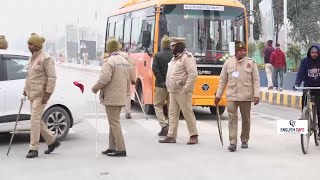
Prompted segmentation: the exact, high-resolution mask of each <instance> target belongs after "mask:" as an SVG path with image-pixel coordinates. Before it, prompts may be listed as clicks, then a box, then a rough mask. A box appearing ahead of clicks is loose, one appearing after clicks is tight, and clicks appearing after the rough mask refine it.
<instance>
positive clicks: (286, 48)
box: [283, 0, 288, 52]
mask: <svg viewBox="0 0 320 180" xmlns="http://www.w3.org/2000/svg"><path fill="white" fill-rule="evenodd" d="M283 15H284V17H283V21H284V22H283V24H284V51H285V52H287V50H288V0H283Z"/></svg>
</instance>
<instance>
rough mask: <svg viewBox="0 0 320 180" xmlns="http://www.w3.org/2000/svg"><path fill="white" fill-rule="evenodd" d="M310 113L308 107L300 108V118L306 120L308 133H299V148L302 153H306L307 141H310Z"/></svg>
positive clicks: (307, 148)
mask: <svg viewBox="0 0 320 180" xmlns="http://www.w3.org/2000/svg"><path fill="white" fill-rule="evenodd" d="M311 116H312V114H311V113H310V112H309V109H308V108H307V107H304V108H303V110H302V116H301V118H302V120H308V133H307V134H301V135H300V136H301V149H302V152H303V154H307V153H308V150H309V142H310V136H311V132H312V131H311V118H312V117H311Z"/></svg>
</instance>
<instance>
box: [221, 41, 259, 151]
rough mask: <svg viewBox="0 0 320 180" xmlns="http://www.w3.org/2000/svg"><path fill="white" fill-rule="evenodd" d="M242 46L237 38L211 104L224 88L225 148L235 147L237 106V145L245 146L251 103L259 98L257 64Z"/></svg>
mask: <svg viewBox="0 0 320 180" xmlns="http://www.w3.org/2000/svg"><path fill="white" fill-rule="evenodd" d="M246 51H247V50H246V45H245V44H244V43H243V42H241V41H238V42H236V45H235V52H236V55H235V56H233V57H232V58H231V59H230V60H228V61H227V62H225V64H224V66H223V68H222V71H221V74H220V82H219V86H218V91H217V94H216V97H215V104H216V106H218V104H219V102H220V100H221V97H222V95H223V92H224V90H225V88H226V86H227V87H228V88H227V92H226V95H227V100H228V103H227V110H228V114H229V121H228V126H229V140H230V146H229V147H228V149H229V150H230V151H231V152H234V151H236V149H237V139H238V108H240V113H241V118H242V133H241V142H242V144H241V148H248V141H249V135H250V121H251V118H250V111H251V102H254V105H257V104H258V103H259V100H260V78H259V71H258V67H257V64H256V63H255V61H254V60H252V59H249V58H248V57H245V56H246Z"/></svg>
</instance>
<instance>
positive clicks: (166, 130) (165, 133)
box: [158, 125, 169, 136]
mask: <svg viewBox="0 0 320 180" xmlns="http://www.w3.org/2000/svg"><path fill="white" fill-rule="evenodd" d="M168 131H169V125H166V126H164V127H163V128H162V129H161V131H160V132H159V133H158V135H159V136H167V134H168Z"/></svg>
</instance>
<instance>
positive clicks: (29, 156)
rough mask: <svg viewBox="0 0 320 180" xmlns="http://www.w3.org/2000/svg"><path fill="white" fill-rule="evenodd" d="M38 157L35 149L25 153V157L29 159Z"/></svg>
mask: <svg viewBox="0 0 320 180" xmlns="http://www.w3.org/2000/svg"><path fill="white" fill-rule="evenodd" d="M36 157H38V151H36V150H30V151H29V152H28V154H27V155H26V158H28V159H30V158H36Z"/></svg>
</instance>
